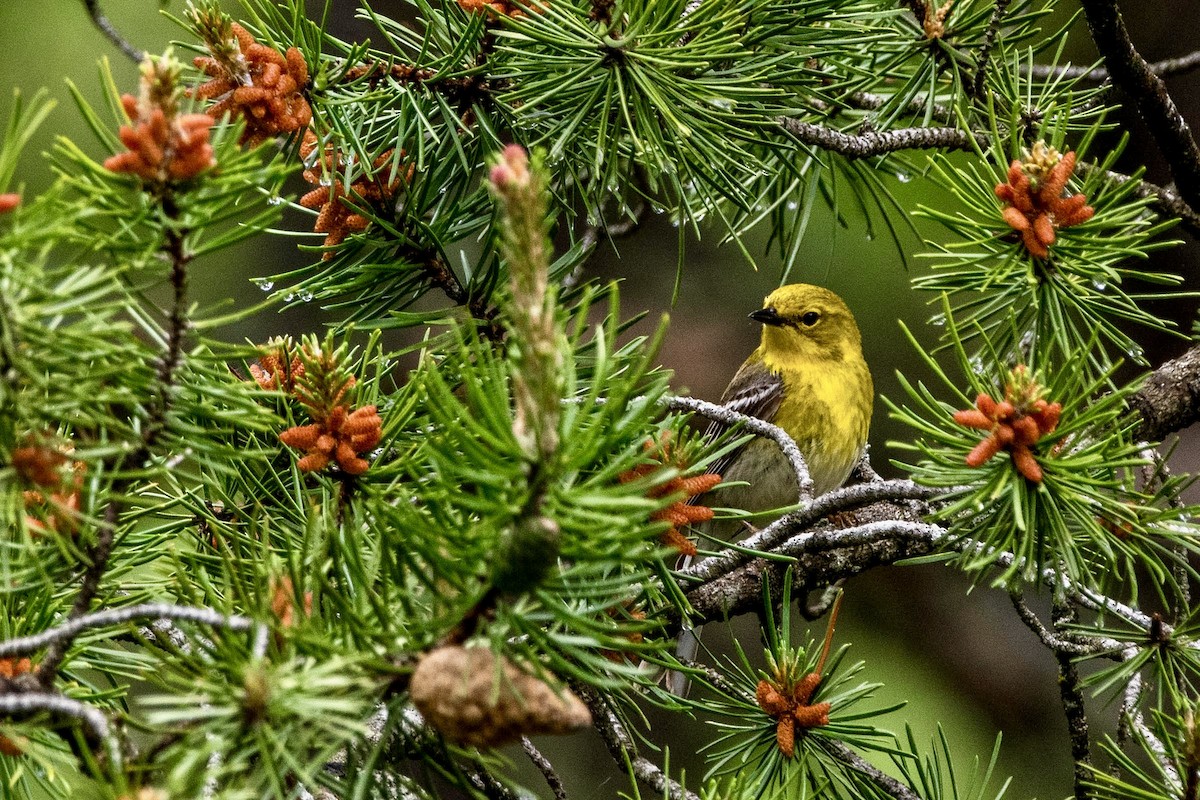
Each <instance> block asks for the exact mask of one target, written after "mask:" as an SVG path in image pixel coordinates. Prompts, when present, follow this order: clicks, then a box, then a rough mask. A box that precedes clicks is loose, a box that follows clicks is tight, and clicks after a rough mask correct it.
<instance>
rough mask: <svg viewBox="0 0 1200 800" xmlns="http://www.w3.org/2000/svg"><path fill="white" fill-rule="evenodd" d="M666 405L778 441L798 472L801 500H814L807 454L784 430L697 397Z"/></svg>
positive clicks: (670, 399)
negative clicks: (806, 461) (805, 454)
mask: <svg viewBox="0 0 1200 800" xmlns="http://www.w3.org/2000/svg"><path fill="white" fill-rule="evenodd" d="M663 405H665V406H666V407H667V408H669V409H670V410H671V411H687V412H690V413H693V414H700V415H701V416H703V417H706V418H708V419H711V420H713V421H715V422H720V423H721V424H722V425H725V426H726V427H730V428H733V427H740V428H741V429H742V430H745V431H747V432H749V433H753V434H757V435H758V436H763V437H765V438H767V439H770V440H771V441H773V442H775V444H777V445H779V449H780V450H781V451H783V454H784V456H786V457H787V460H788V463H790V464H791V465H792V470H793V472H795V473H796V482H797V484H798V487H797V488H798V489H799V492H798V498H799V499H800V500H807V499H809V498H811V497H812V494H813V482H812V476H811V475H809V472H808V465H807V464H806V463H805V461H804V454H803V453H801V452H800V448H799V447H797V446H796V442H795V441H793V440H792V437H791V436H788V435H787V433H786V432H785V431H784V430H783V429H782V428H780V427H778V426H777V425H772V424H771V423H769V422H765V421H763V420H761V419H759V418H758V417H751V416H749V415H747V414H740V413H738V412H737V411H733V410H732V409H729V408H726V407H725V406H721V405H717V404H716V403H709V402H707V401H704V400H697V399H696V398H694V397H668V398H665V399H664V400H663Z"/></svg>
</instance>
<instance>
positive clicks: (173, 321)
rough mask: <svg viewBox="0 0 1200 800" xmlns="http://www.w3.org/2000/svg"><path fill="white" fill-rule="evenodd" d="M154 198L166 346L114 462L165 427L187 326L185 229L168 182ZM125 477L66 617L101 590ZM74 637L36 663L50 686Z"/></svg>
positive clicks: (139, 453)
mask: <svg viewBox="0 0 1200 800" xmlns="http://www.w3.org/2000/svg"><path fill="white" fill-rule="evenodd" d="M158 199H159V203H160V207H161V209H162V214H163V217H164V223H165V224H164V234H163V245H162V248H161V250H162V253H163V254H164V255H165V256H166V257H167V260H168V261H169V262H170V264H171V275H170V281H171V286H172V289H173V302H172V305H171V310H170V312H169V314H168V317H167V337H166V339H167V346H166V350H165V351H164V353H163V355H162V358H160V359H159V362H158V368H157V371H156V374H155V378H156V384H157V390H156V392H155V398H154V401H153V402H152V403H151V405H150V408H149V410H148V411H147V414H146V421H145V423H144V425H143V426H142V436H141V441H140V442H139V443H138V446H137V448H136V449H135V450H134V451H133V452H132V453H130V454H128V455H127V456H121V457H119V462H118V464H117V466H118V467H119V466H120V465H124V464H131V465H134V466H135V467H140V466H142V464H144V463H145V462H146V460H147V459H148V458H149V457H150V455H151V453H152V452H153V451H154V447H155V445H157V444H158V440H159V438H160V437H161V436H162V434H163V432H164V431H165V430H166V428H167V417H168V415H169V414H170V410H171V405H172V403H173V402H174V394H175V390H176V387H175V377H176V373H177V372H178V371H179V367H180V366H181V365H182V363H183V342H184V338H185V336H186V335H187V331H188V328H189V327H190V324H189V321H188V318H187V278H188V272H187V268H188V264H190V263H191V260H192V254H191V253H190V252H188V250H187V247H186V243H185V242H186V232H185V231H184V230H182V229H181V228H180V227H179V225H178V224H177V223H178V220H179V217H180V213H181V212H180V209H179V207H178V205H176V203H175V197H174V195H173V193H172V191H171V188H170V187H169V186H167V187H163V192H162V194H161V195H160V196H159V198H158ZM130 483H131V481H130V480H129V479H128V478H120V479H118V480H117V481H116V482H115V483H114V484H113V486H112V489H111V495H112V498H113V499H111V500H109V501H108V505H107V507H106V508H105V509H104V519H103V520H102V521H101V523H100V527H99V529H98V530H97V531H96V543H95V544H94V545H92V547H91V548H90V549H89V550H88V566H87V569H86V570H85V571H84V573H83V580H82V582H81V583H80V586H79V593H78V594H77V595H75V602H74V603H73V604H72V605H71V611H70V613H69V614H68V615H67V619H68V620H77V619H79V618H81V617H83V616H84V615H85V614H87V613H88V611H89V610H90V609H91V607H92V601H93V600H95V599H96V595H97V594H98V593H99V591H100V582H101V580H103V578H104V573H105V571H106V570H107V569H108V559H109V556H110V555H112V548H113V542H114V540H115V539H116V535H117V524H118V522H119V521H120V517H121V511H122V509H123V506H124V502H123V501H122V500H121V499H120V498H121V497H122V496H123V495H124V494H125V492H126V490H127V489H128V488H129V486H130ZM74 641H75V637H74V635H71V636H67V637H63V638H61V639H57V640H56V641H55V642H54V643H53V644H51V645H50V647H49V648H47V650H46V655H45V657H44V658H43V659H42V661H41V663H40V664H38V668H37V671H36V673H35V674H36V675H37V679H38V682H39V683H40V684H41V685H42V686H46V687H49V686H51V685H52V684H53V683H54V679H55V677H56V676H57V675H58V670H59V668H60V667H61V666H62V662H63V660H64V659H65V658H66V656H67V651H68V650H70V648H71V644H72V643H73V642H74Z"/></svg>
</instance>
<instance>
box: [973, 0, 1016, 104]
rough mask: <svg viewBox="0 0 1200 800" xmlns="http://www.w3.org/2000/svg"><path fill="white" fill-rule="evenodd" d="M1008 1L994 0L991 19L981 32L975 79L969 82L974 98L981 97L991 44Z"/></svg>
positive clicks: (997, 31) (1002, 19)
mask: <svg viewBox="0 0 1200 800" xmlns="http://www.w3.org/2000/svg"><path fill="white" fill-rule="evenodd" d="M1009 1H1010V0H996V7H995V8H994V9H993V10H992V19H991V21H989V22H988V26H987V30H986V31H985V32H984V34H983V43H982V44H980V45H979V62H978V64H977V66H976V67H975V80H974V82H972V84H971V96H972V97H974V98H976V99H979V98H981V97H983V87H984V83H985V81H986V80H987V68H988V62H989V61H990V60H991V57H992V46H993V45H995V43H996V34H998V33H999V32H1000V25H1001V23H1003V22H1004V15H1005V14H1006V13H1007V12H1008V4H1009Z"/></svg>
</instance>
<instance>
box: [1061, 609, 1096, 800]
mask: <svg viewBox="0 0 1200 800" xmlns="http://www.w3.org/2000/svg"><path fill="white" fill-rule="evenodd" d="M1053 617H1054V628H1055V630H1061V629H1062V628H1063V626H1065V625H1067V624H1070V623H1072V622H1074V621H1075V620H1076V619H1077V614H1076V611H1075V609H1074V608H1073V607H1071V606H1067V605H1062V604H1058V603H1055V605H1054V612H1053ZM1054 658H1055V660H1056V661H1058V691H1059V696H1060V697H1061V698H1062V707H1063V713H1064V714H1065V715H1066V717H1067V735H1068V736H1069V737H1070V739H1071V760H1072V761H1073V762H1074V763H1075V800H1089V797H1090V795H1089V794H1088V790H1087V781H1089V780H1090V779H1091V777H1092V753H1091V743H1090V740H1089V737H1088V718H1087V709H1086V708H1085V707H1084V704H1083V691H1082V690H1081V689H1080V687H1079V670H1077V669H1076V668H1075V662H1074V661H1073V660H1072V656H1071V654H1070V653H1067V652H1065V651H1064V650H1061V649H1055V650H1054Z"/></svg>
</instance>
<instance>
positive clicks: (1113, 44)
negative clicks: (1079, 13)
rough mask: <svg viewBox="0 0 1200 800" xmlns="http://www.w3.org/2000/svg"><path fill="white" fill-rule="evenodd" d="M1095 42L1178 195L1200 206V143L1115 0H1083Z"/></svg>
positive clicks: (1192, 204)
mask: <svg viewBox="0 0 1200 800" xmlns="http://www.w3.org/2000/svg"><path fill="white" fill-rule="evenodd" d="M1081 2H1082V5H1083V11H1084V14H1085V16H1086V17H1087V22H1088V28H1089V30H1091V33H1092V39H1093V40H1094V41H1095V43H1096V48H1097V49H1098V50H1099V51H1100V53H1101V55H1102V56H1103V57H1104V63H1105V64H1106V65H1107V66H1108V71H1109V74H1110V75H1111V76H1112V79H1113V82H1114V83H1115V84H1116V85H1117V86H1118V87H1120V88H1121V90H1122V91H1123V92H1125V94H1126V95H1127V96H1128V97H1129V98H1130V99H1131V100H1132V101H1133V103H1134V104H1135V105H1136V106H1137V109H1138V113H1140V114H1141V116H1142V119H1143V120H1144V121H1145V123H1146V127H1148V128H1149V129H1150V133H1151V135H1152V136H1153V137H1154V140H1155V142H1157V144H1158V149H1159V152H1160V153H1162V156H1163V158H1164V159H1166V161H1167V164H1168V165H1169V166H1170V168H1171V174H1172V176H1173V177H1174V178H1175V185H1176V186H1177V187H1178V190H1179V194H1180V196H1181V197H1182V198H1183V199H1184V201H1185V202H1186V203H1187V204H1188V205H1189V206H1191V207H1192V208H1200V146H1197V144H1196V140H1195V138H1194V137H1193V136H1192V130H1191V128H1190V127H1189V126H1188V124H1187V121H1186V120H1184V118H1183V115H1182V114H1180V113H1179V109H1178V108H1177V107H1176V106H1175V101H1174V100H1172V99H1171V95H1170V94H1169V93H1168V92H1167V88H1166V86H1165V85H1164V84H1163V82H1162V79H1161V78H1159V77H1158V76H1157V75H1155V74H1154V73H1153V72H1151V71H1150V65H1149V64H1148V63H1146V60H1145V59H1144V58H1142V56H1141V54H1140V53H1139V52H1138V51H1137V48H1135V47H1134V45H1133V41H1132V40H1131V39H1130V38H1129V31H1128V30H1126V28H1125V21H1124V19H1122V17H1121V12H1120V10H1119V9H1118V8H1117V3H1116V0H1081Z"/></svg>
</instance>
